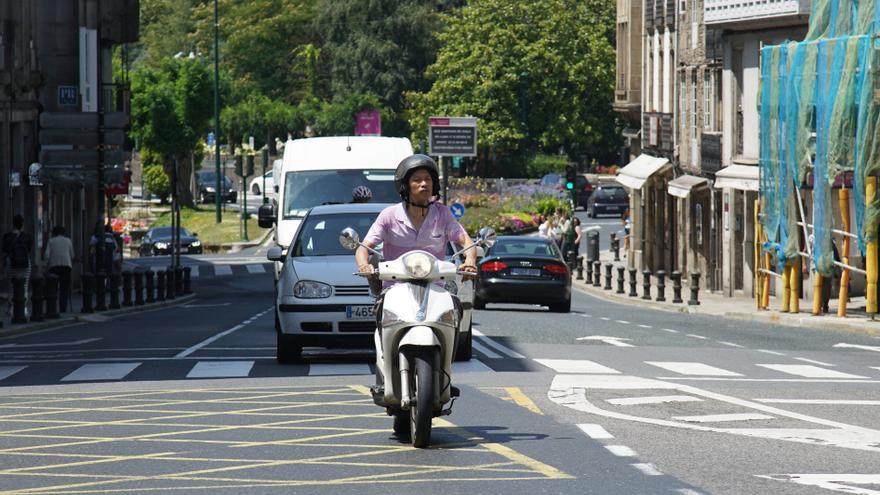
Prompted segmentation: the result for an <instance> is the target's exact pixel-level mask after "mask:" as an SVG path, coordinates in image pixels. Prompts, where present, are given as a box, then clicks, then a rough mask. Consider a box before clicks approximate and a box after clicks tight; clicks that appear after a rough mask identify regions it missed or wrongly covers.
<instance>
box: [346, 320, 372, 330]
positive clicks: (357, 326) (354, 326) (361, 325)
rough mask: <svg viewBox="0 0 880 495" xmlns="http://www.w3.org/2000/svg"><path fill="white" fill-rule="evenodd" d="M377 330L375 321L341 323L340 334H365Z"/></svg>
mask: <svg viewBox="0 0 880 495" xmlns="http://www.w3.org/2000/svg"><path fill="white" fill-rule="evenodd" d="M375 329H376V322H375V321H372V320H370V321H340V322H339V331H340V332H364V333H371V332H373V330H375Z"/></svg>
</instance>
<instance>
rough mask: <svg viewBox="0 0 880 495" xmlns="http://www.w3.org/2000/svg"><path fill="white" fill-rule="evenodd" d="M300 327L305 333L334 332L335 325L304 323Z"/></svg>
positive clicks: (325, 322)
mask: <svg viewBox="0 0 880 495" xmlns="http://www.w3.org/2000/svg"><path fill="white" fill-rule="evenodd" d="M299 327H300V328H301V329H302V331H303V332H332V331H333V324H332V323H330V322H329V321H323V322H302V323H300V325H299Z"/></svg>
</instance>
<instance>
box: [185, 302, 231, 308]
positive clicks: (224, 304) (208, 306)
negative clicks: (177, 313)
mask: <svg viewBox="0 0 880 495" xmlns="http://www.w3.org/2000/svg"><path fill="white" fill-rule="evenodd" d="M231 305H232V303H228V302H225V303H216V304H184V305H183V306H181V307H183V308H219V307H222V306H231Z"/></svg>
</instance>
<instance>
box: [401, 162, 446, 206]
mask: <svg viewBox="0 0 880 495" xmlns="http://www.w3.org/2000/svg"><path fill="white" fill-rule="evenodd" d="M420 168H423V169H426V170H427V171H428V173H429V174H431V182H433V187H432V189H433V190H432V192H431V194H432V195H434V196H437V195H439V194H440V169H438V168H437V162H435V161H434V160H433V159H431V157H430V156H426V155H412V156H408V157H406V158H404V159H403V161H402V162H400V165H398V166H397V171H396V172H394V183H395V185H396V186H397V192H398V194H400V197H401V199H403V200H404V201H408V200H409V184H408V183H407V182H408V181H409V176H410V175H412V173H413V172H415V171H416V170H417V169H420Z"/></svg>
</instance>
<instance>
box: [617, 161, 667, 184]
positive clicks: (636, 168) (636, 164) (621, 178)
mask: <svg viewBox="0 0 880 495" xmlns="http://www.w3.org/2000/svg"><path fill="white" fill-rule="evenodd" d="M671 167H672V164H670V163H669V160H668V159H666V158H660V157H656V156H651V155H644V154H642V155H639V156H638V157H637V158H636V159H635V160H633V161H631V162H629V165H627V166H625V167H623V168H622V169H620V170H618V171H617V177H615V179H616V180H617V182H620V183H621V184H623V185H624V186H626V187H629V188H631V189H641V188H642V186H643V185H644V184H645V181H647V180H648V179H649V178H651V176H652V175H654V174H656V173H657V172H664V171H666V170H668V169H669V168H671Z"/></svg>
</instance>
